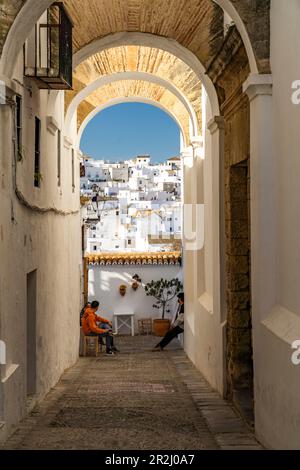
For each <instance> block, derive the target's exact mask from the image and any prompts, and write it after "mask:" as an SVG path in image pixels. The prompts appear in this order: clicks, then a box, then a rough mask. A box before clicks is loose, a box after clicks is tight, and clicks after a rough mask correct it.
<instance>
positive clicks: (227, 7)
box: [212, 0, 259, 74]
mask: <svg viewBox="0 0 300 470" xmlns="http://www.w3.org/2000/svg"><path fill="white" fill-rule="evenodd" d="M212 1H213V2H214V3H216V4H217V5H219V6H220V7H221V8H222V9H223V11H225V12H226V13H227V14H228V15H229V16H230V17H231V18H232V20H233V21H234V24H235V25H236V27H237V30H238V32H239V33H240V35H241V38H242V40H243V43H244V46H245V49H246V52H247V56H248V60H249V65H250V70H251V73H255V74H256V73H259V72H258V66H257V61H256V58H255V55H254V51H253V47H252V44H251V41H250V37H249V34H248V32H247V29H246V27H245V23H244V22H243V20H242V18H241V17H240V15H239V14H238V12H237V10H236V8H235V6H234V5H233V3H232V1H230V0H212Z"/></svg>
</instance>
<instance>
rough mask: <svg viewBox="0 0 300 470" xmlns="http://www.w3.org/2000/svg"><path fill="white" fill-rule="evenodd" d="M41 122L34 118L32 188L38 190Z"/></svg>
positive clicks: (39, 184)
mask: <svg viewBox="0 0 300 470" xmlns="http://www.w3.org/2000/svg"><path fill="white" fill-rule="evenodd" d="M40 160H41V121H40V119H39V118H37V117H36V118H35V140H34V186H35V187H36V188H40V186H41V173H40V163H41V161H40Z"/></svg>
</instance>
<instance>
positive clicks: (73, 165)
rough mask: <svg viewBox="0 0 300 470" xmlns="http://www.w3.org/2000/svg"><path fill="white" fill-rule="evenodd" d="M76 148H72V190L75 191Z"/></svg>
mask: <svg viewBox="0 0 300 470" xmlns="http://www.w3.org/2000/svg"><path fill="white" fill-rule="evenodd" d="M74 153H75V152H74V149H72V191H73V193H74V191H75V162H74V160H75V155H74Z"/></svg>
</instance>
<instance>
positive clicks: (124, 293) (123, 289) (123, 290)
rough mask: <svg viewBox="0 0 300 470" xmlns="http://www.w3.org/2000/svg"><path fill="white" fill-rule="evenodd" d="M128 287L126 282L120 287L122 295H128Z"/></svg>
mask: <svg viewBox="0 0 300 470" xmlns="http://www.w3.org/2000/svg"><path fill="white" fill-rule="evenodd" d="M126 289H127V286H125V284H122V285H121V286H120V287H119V292H120V295H121V296H122V297H124V295H126Z"/></svg>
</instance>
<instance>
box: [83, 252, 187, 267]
mask: <svg viewBox="0 0 300 470" xmlns="http://www.w3.org/2000/svg"><path fill="white" fill-rule="evenodd" d="M85 259H86V261H87V265H89V266H95V265H96V266H97V265H98V266H110V265H137V266H147V265H148V266H155V265H158V266H174V265H177V266H179V265H181V253H180V252H179V251H174V252H168V253H96V254H88V255H86V257H85Z"/></svg>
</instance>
